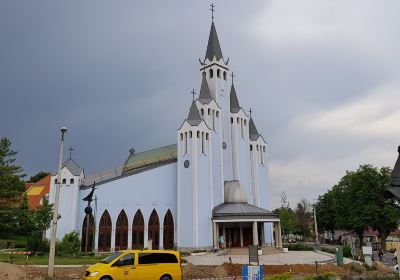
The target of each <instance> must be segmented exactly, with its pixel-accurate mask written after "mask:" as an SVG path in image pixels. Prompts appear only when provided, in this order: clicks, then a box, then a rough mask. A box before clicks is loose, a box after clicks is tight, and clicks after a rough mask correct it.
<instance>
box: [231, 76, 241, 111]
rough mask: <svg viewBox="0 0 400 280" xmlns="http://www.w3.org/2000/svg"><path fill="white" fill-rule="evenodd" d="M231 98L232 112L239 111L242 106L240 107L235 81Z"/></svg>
mask: <svg viewBox="0 0 400 280" xmlns="http://www.w3.org/2000/svg"><path fill="white" fill-rule="evenodd" d="M230 98H231V102H230V103H231V113H237V112H239V111H240V109H241V108H242V107H240V105H239V100H238V98H237V95H236V90H235V86H234V85H233V83H232V86H231V93H230Z"/></svg>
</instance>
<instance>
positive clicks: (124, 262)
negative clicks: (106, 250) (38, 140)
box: [112, 253, 137, 280]
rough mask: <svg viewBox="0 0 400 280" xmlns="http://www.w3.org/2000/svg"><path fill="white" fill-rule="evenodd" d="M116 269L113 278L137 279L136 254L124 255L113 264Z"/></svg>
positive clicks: (123, 279) (122, 279)
mask: <svg viewBox="0 0 400 280" xmlns="http://www.w3.org/2000/svg"><path fill="white" fill-rule="evenodd" d="M113 268H115V270H114V271H113V273H112V278H113V279H121V280H136V279H137V278H136V266H135V254H133V253H129V254H126V255H124V256H122V257H121V258H120V259H119V260H118V261H116V262H115V263H114V264H113Z"/></svg>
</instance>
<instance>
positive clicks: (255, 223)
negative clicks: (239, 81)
mask: <svg viewBox="0 0 400 280" xmlns="http://www.w3.org/2000/svg"><path fill="white" fill-rule="evenodd" d="M228 62H229V60H225V59H224V57H223V55H222V51H221V47H220V43H219V40H218V36H217V32H216V29H215V24H214V22H212V24H211V30H210V35H209V38H208V45H207V50H206V55H205V57H204V60H203V61H200V71H199V78H200V83H199V84H200V90H199V96H198V99H196V100H193V102H192V104H190V106H188V107H189V110H188V115H187V118H186V119H185V120H183V122H182V123H181V124H179V123H177V124H176V127H177V132H176V144H173V145H168V146H164V147H161V148H156V149H153V150H149V151H144V152H139V153H135V151H134V150H133V149H132V150H130V154H129V156H128V158H127V159H126V160H125V162H124V163H123V165H122V166H121V167H118V168H115V169H112V170H108V171H104V172H100V173H98V174H93V175H90V176H85V173H84V170H83V168H82V167H80V166H79V164H78V163H76V161H74V159H72V158H71V157H70V158H69V159H68V160H66V161H65V162H64V164H63V168H62V171H61V182H60V184H59V185H60V204H59V215H60V218H59V220H58V228H57V238H58V239H61V238H62V237H63V236H64V235H65V234H66V233H69V232H71V231H76V232H79V233H80V236H81V240H82V250H87V251H92V250H93V251H99V252H105V251H114V250H122V249H131V248H132V249H134V248H149V247H151V248H153V249H155V248H164V249H171V248H174V249H181V250H191V249H210V248H212V247H218V240H219V237H220V236H221V235H223V236H224V237H225V240H226V245H227V246H232V247H241V246H242V247H243V246H248V245H263V246H277V247H280V246H281V245H282V244H281V243H282V241H281V231H280V221H279V218H278V217H277V215H276V214H274V213H273V212H271V209H270V189H269V185H268V179H269V174H268V167H267V164H268V161H267V143H266V142H265V140H264V138H263V137H262V136H261V134H260V133H259V132H258V130H257V128H256V126H255V122H254V120H253V118H252V117H251V115H250V116H249V115H248V114H247V113H246V112H245V110H243V108H242V107H241V106H240V103H239V99H238V96H237V94H236V91H235V87H234V84H233V80H231V79H229V77H230V75H231V70H230V68H229V64H228ZM188 105H189V104H188ZM160 125H161V124H160ZM149 133H151V132H149ZM171 133H174V132H171ZM56 178H57V174H54V175H53V177H52V180H51V186H50V194H49V199H50V203H54V194H55V183H56ZM93 186H95V188H94V195H93V201H92V202H91V208H92V209H93V211H92V212H91V213H90V214H85V208H86V207H87V206H88V202H87V201H84V200H83V199H84V198H85V197H86V196H87V195H88V194H89V193H90V192H91V190H92V188H93ZM121 194H123V195H121ZM49 235H50V231H48V233H47V236H49Z"/></svg>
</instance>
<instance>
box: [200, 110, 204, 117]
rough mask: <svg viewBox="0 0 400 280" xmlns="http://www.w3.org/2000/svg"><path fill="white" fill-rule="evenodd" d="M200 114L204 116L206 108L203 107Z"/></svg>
mask: <svg viewBox="0 0 400 280" xmlns="http://www.w3.org/2000/svg"><path fill="white" fill-rule="evenodd" d="M200 115H202V116H203V115H204V109H203V108H201V109H200Z"/></svg>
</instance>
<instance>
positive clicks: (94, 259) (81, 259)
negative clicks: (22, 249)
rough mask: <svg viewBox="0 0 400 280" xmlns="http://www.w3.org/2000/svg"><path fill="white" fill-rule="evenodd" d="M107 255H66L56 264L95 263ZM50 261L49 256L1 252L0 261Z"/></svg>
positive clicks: (31, 262)
mask: <svg viewBox="0 0 400 280" xmlns="http://www.w3.org/2000/svg"><path fill="white" fill-rule="evenodd" d="M105 257H106V256H103V255H102V256H93V257H88V256H82V257H78V258H64V257H56V259H55V264H82V265H84V264H88V265H91V264H95V263H98V262H99V261H101V260H102V259H104V258H105ZM48 261H49V257H48V256H41V257H38V256H32V257H28V260H27V259H26V256H24V255H8V254H3V253H0V262H9V263H16V264H28V265H32V264H37V265H47V264H48Z"/></svg>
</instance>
